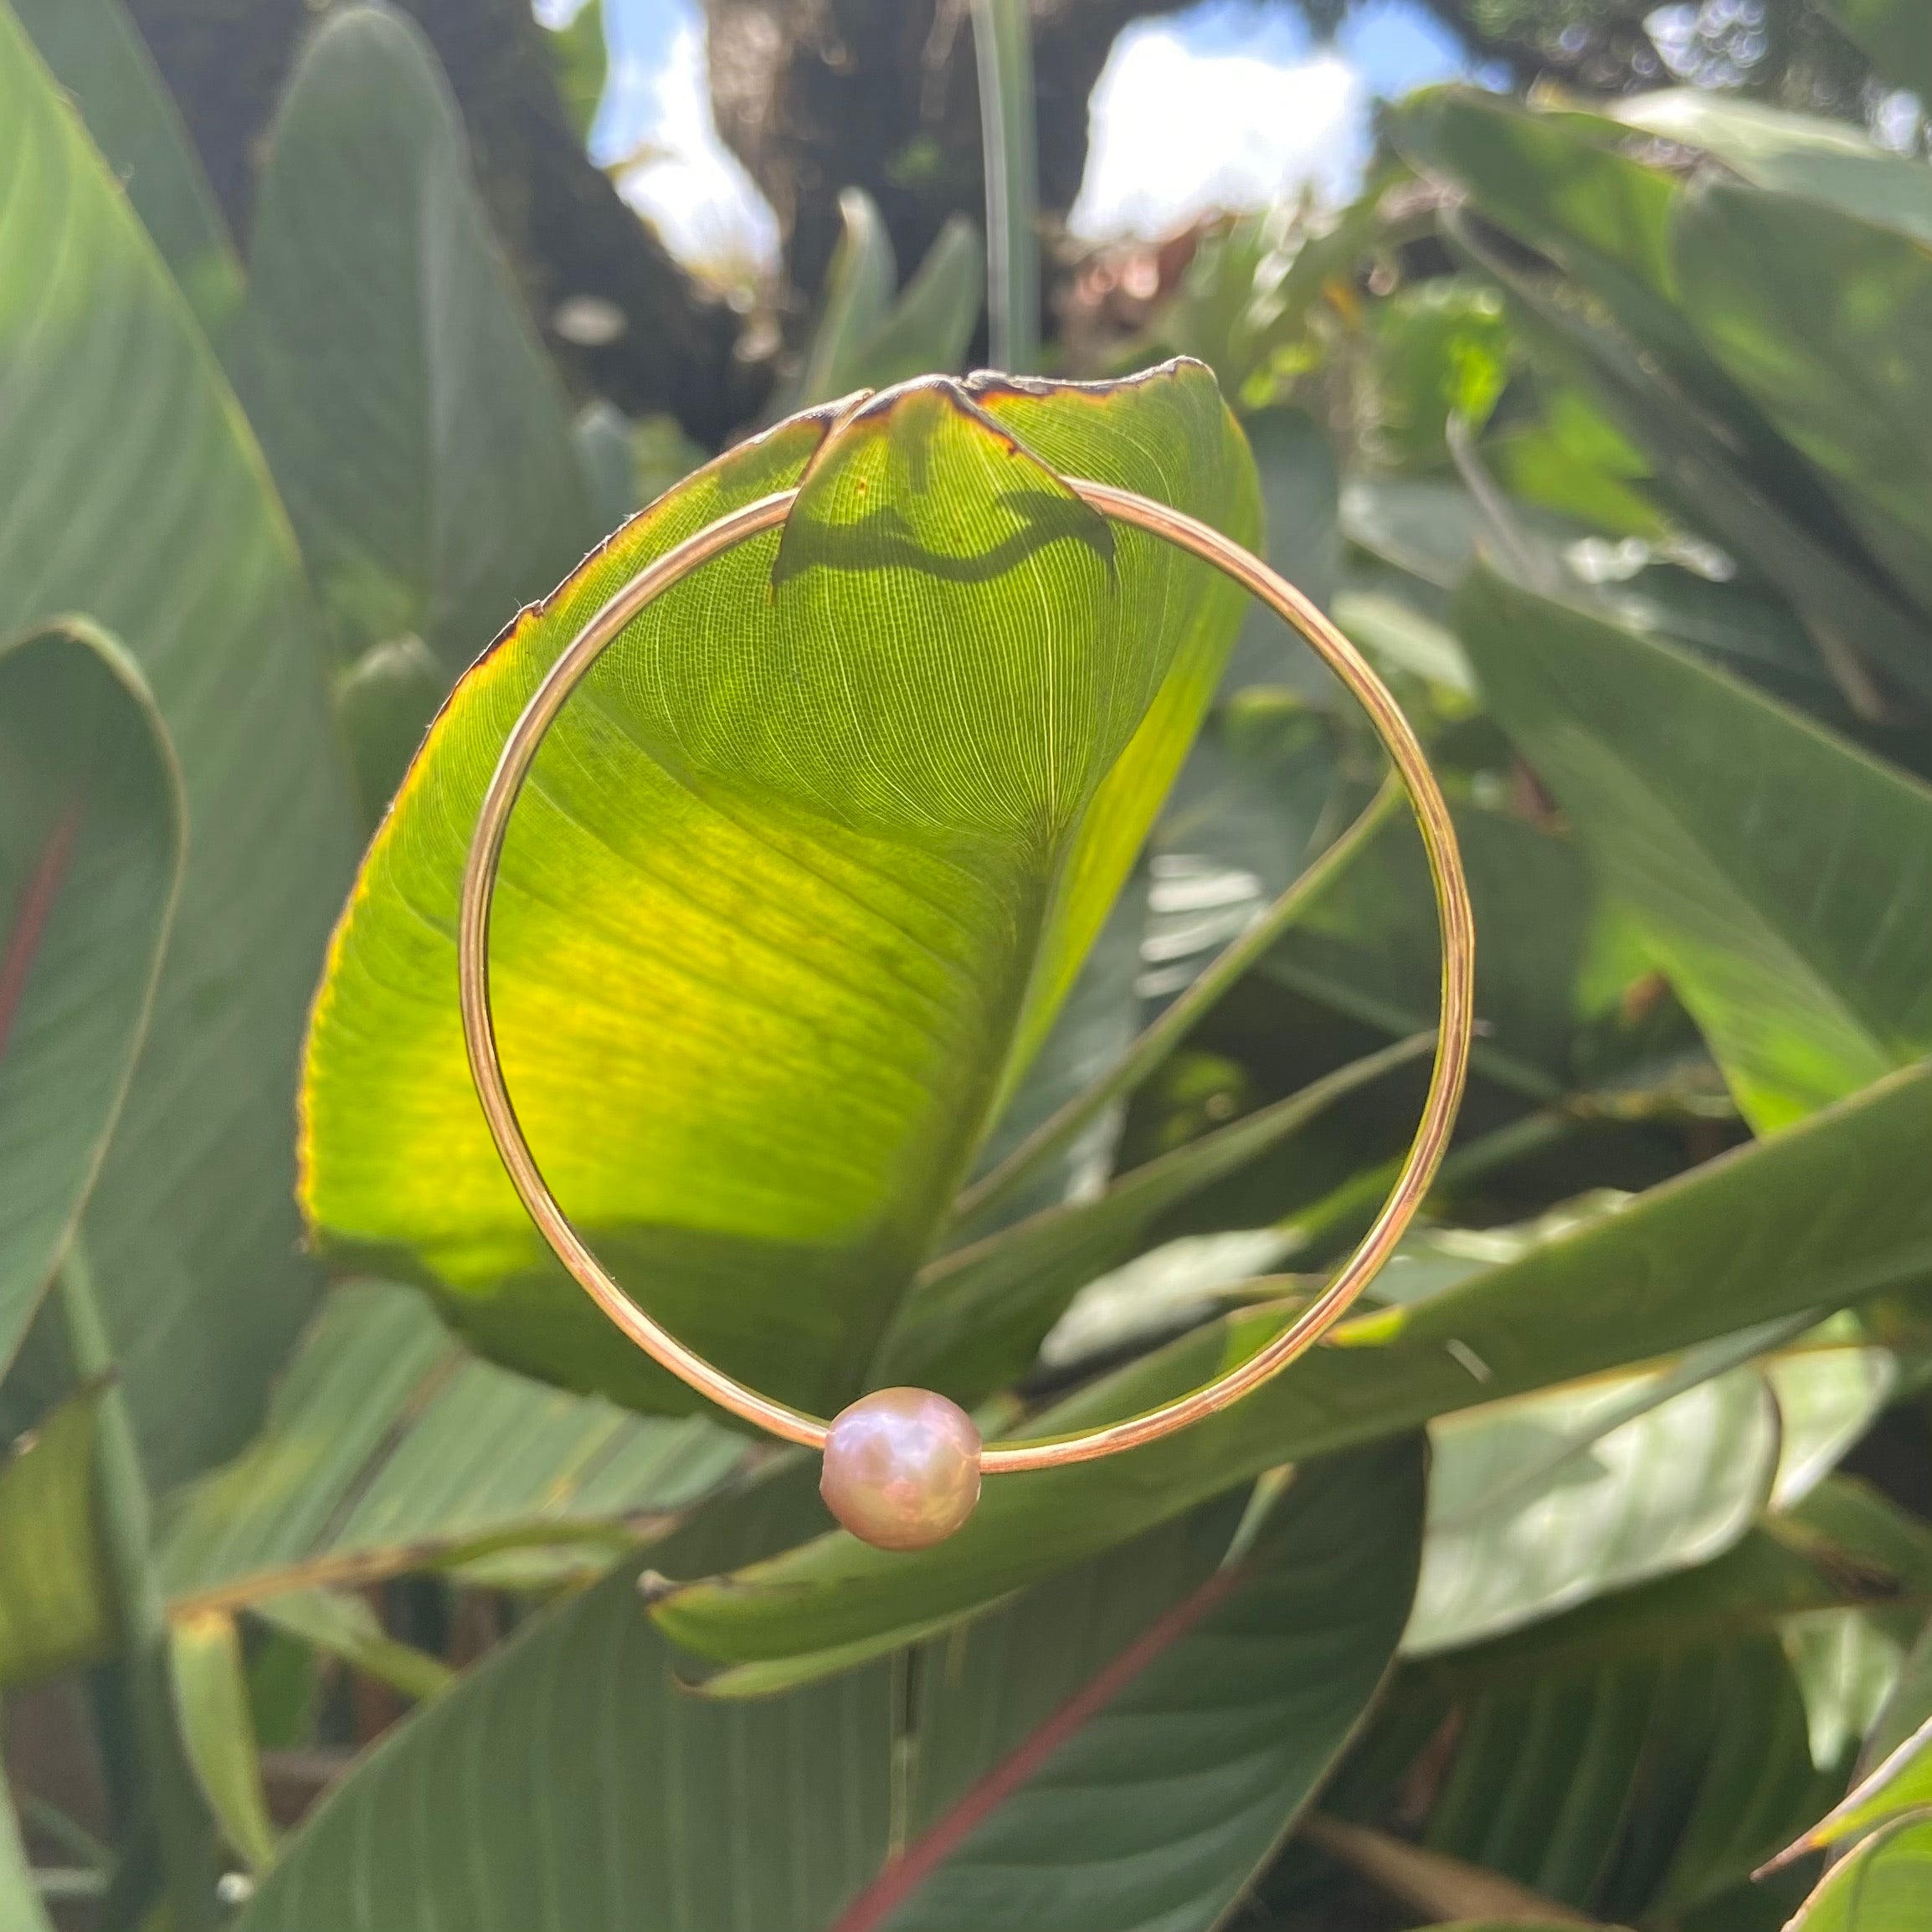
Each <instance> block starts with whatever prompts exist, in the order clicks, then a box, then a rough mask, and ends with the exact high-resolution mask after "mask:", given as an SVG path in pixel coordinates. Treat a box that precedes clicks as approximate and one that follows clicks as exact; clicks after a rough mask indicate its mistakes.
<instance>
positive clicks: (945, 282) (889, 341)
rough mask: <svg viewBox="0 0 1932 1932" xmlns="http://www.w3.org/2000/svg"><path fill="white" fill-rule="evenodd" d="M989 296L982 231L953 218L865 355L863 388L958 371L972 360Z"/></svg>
mask: <svg viewBox="0 0 1932 1932" xmlns="http://www.w3.org/2000/svg"><path fill="white" fill-rule="evenodd" d="M985 294H986V248H985V244H984V240H983V239H982V238H981V236H980V234H979V229H978V227H977V226H976V225H975V224H974V223H973V222H972V221H970V220H969V218H967V217H966V216H964V215H962V214H955V215H948V217H947V218H946V223H945V225H944V226H943V228H942V229H940V230H939V232H938V234H937V235H936V236H934V237H933V245H932V247H931V248H929V249H927V251H926V259H924V260H923V261H922V262H921V263H920V265H919V267H918V270H917V273H916V274H915V275H913V277H912V280H911V281H909V282H907V284H906V285H905V286H904V287H903V288H902V289H901V290H899V294H898V297H897V300H896V301H894V302H893V304H892V306H891V308H890V309H889V310H888V311H886V316H885V318H884V320H883V321H881V322H880V324H879V325H878V326H877V327H876V329H874V330H873V331H872V333H871V337H869V339H868V340H867V341H866V343H865V344H864V346H863V348H862V350H861V356H860V361H859V363H858V367H857V374H858V378H859V382H860V383H861V385H862V386H864V387H866V388H874V389H883V388H889V387H890V386H891V384H892V383H903V382H905V381H907V379H908V378H911V377H913V376H926V375H934V374H941V373H945V372H947V371H948V370H954V369H958V368H959V367H962V365H963V363H964V362H965V360H966V352H967V350H968V348H969V347H970V346H971V344H972V341H973V331H974V329H976V328H977V327H978V326H979V311H980V308H981V306H982V305H983V303H984V300H985Z"/></svg>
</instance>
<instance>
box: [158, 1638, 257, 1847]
mask: <svg viewBox="0 0 1932 1932" xmlns="http://www.w3.org/2000/svg"><path fill="white" fill-rule="evenodd" d="M168 1662H169V1667H170V1676H171V1678H172V1683H173V1686H174V1713H175V1721H176V1722H177V1724H178V1725H179V1726H180V1729H181V1739H182V1745H183V1747H184V1748H185V1749H186V1750H187V1752H188V1762H189V1764H190V1765H193V1769H194V1775H195V1779H196V1781H197V1782H198V1784H199V1785H200V1786H201V1789H202V1793H203V1796H205V1797H206V1798H207V1800H208V1809H209V1810H210V1811H213V1813H214V1816H215V1818H216V1821H217V1822H218V1823H219V1825H220V1827H221V1829H222V1833H223V1836H224V1837H226V1838H227V1840H228V1842H229V1844H230V1845H232V1846H233V1847H234V1849H235V1850H236V1851H237V1852H239V1853H240V1854H241V1856H242V1857H244V1858H245V1859H246V1860H247V1861H248V1863H249V1866H250V1867H251V1868H253V1869H254V1870H255V1871H257V1872H261V1871H265V1870H266V1869H267V1868H268V1867H269V1866H270V1865H271V1864H272V1863H274V1862H275V1827H274V1825H273V1824H272V1823H271V1822H270V1819H269V1802H268V1795H267V1793H266V1792H265V1791H264V1790H263V1788H262V1767H261V1759H260V1756H259V1754H258V1753H257V1751H256V1750H255V1735H254V1720H253V1719H252V1718H251V1717H250V1715H249V1693H248V1680H247V1678H245V1677H244V1674H243V1671H242V1652H241V1636H240V1633H239V1631H237V1630H236V1629H235V1625H234V1618H233V1617H232V1616H229V1615H228V1613H227V1612H226V1611H219V1610H202V1611H193V1612H192V1613H190V1614H189V1615H188V1616H181V1617H177V1618H175V1619H174V1620H173V1621H172V1624H171V1625H170V1626H169V1631H168Z"/></svg>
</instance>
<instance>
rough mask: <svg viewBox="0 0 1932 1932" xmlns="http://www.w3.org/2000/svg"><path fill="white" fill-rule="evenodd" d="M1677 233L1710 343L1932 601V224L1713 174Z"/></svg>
mask: <svg viewBox="0 0 1932 1932" xmlns="http://www.w3.org/2000/svg"><path fill="white" fill-rule="evenodd" d="M1924 172H1925V173H1926V175H1927V177H1928V178H1929V180H1932V168H1929V169H1926V170H1925V171H1924ZM1927 193H1928V199H1929V200H1932V188H1929V189H1928V191H1927ZM1674 244H1675V249H1676V254H1677V259H1678V275H1679V277H1680V279H1681V280H1682V283H1683V300H1684V305H1685V308H1686V311H1688V314H1689V316H1690V317H1691V320H1692V321H1693V322H1694V323H1695V325H1696V326H1697V328H1698V331H1699V333H1700V334H1701V335H1702V336H1703V339H1704V340H1705V342H1708V344H1709V346H1710V348H1711V351H1712V352H1713V353H1714V355H1715V356H1716V357H1718V358H1719V361H1721V362H1723V363H1724V367H1726V368H1727V369H1728V370H1729V372H1730V373H1731V374H1732V375H1733V376H1734V377H1735V378H1736V379H1737V381H1738V382H1739V384H1741V385H1742V387H1743V388H1745V389H1746V390H1748V391H1749V392H1750V394H1751V395H1752V396H1753V397H1754V398H1755V400H1756V401H1757V403H1758V405H1759V407H1760V408H1762V409H1763V410H1764V412H1765V414H1766V415H1767V416H1768V417H1770V419H1771V420H1772V421H1773V422H1775V424H1777V425H1778V427H1779V429H1780V430H1782V432H1783V433H1784V434H1786V436H1788V437H1789V438H1790V439H1791V441H1792V442H1793V443H1794V444H1796V445H1797V447H1798V448H1799V449H1801V450H1803V451H1804V453H1805V454H1806V455H1807V456H1808V457H1810V458H1811V460H1812V461H1813V462H1814V463H1816V465H1818V467H1819V468H1820V469H1821V470H1822V471H1823V472H1824V473H1825V475H1827V476H1828V477H1829V478H1830V479H1831V480H1832V483H1833V485H1834V486H1835V490H1836V494H1837V498H1838V501H1839V502H1840V503H1841V504H1842V506H1843V507H1844V511H1845V513H1846V515H1847V517H1849V518H1850V520H1851V521H1852V523H1853V524H1854V525H1855V526H1856V527H1857V529H1858V531H1859V532H1860V533H1861V534H1862V535H1863V537H1864V539H1865V541H1866V542H1867V543H1868V545H1869V546H1870V547H1871V549H1872V551H1873V554H1874V555H1876V556H1877V557H1878V559H1879V561H1880V562H1881V563H1883V564H1884V565H1885V566H1886V567H1887V568H1888V569H1889V570H1890V571H1891V572H1892V573H1893V575H1894V576H1895V577H1896V578H1898V580H1899V583H1901V584H1902V585H1903V586H1904V588H1906V589H1907V590H1908V591H1909V592H1910V593H1912V594H1913V596H1914V598H1916V599H1917V600H1918V602H1919V604H1920V605H1921V606H1922V607H1924V608H1927V609H1932V458H1929V457H1928V455H1927V438H1928V437H1929V436H1932V373H1928V369H1927V360H1928V355H1929V352H1932V238H1926V239H1913V238H1909V237H1907V236H1905V235H1902V234H1898V233H1897V232H1896V231H1895V230H1893V229H1888V228H1882V227H1878V226H1877V225H1875V224H1873V223H1871V222H1868V221H1859V220H1857V219H1854V218H1852V217H1851V216H1849V215H1847V213H1844V212H1843V211H1842V210H1841V209H1837V208H1827V207H1825V206H1823V205H1822V204H1820V203H1815V202H1810V201H1806V200H1803V199H1801V198H1798V197H1796V196H1794V195H1786V194H1775V193H1770V192H1769V191H1767V190H1765V189H1762V188H1745V187H1740V186H1736V185H1734V184H1731V183H1728V182H1708V183H1706V184H1704V185H1703V187H1701V188H1699V189H1698V191H1697V192H1696V193H1693V194H1690V195H1688V196H1687V197H1686V198H1684V200H1683V203H1682V205H1681V206H1680V208H1678V213H1677V219H1676V224H1675V234H1674Z"/></svg>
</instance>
